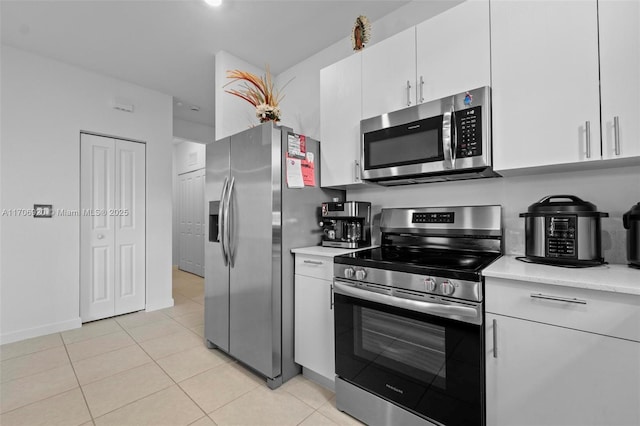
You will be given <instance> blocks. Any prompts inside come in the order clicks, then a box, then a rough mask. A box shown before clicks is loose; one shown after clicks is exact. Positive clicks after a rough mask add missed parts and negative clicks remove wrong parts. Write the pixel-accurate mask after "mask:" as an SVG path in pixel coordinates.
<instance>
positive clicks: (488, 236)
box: [334, 206, 502, 425]
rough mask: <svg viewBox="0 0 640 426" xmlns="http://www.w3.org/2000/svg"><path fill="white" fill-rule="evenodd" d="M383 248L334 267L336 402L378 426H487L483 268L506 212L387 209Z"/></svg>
mask: <svg viewBox="0 0 640 426" xmlns="http://www.w3.org/2000/svg"><path fill="white" fill-rule="evenodd" d="M380 229H381V231H382V244H381V246H380V247H378V248H374V249H370V250H364V251H359V252H356V253H351V254H347V255H343V256H337V257H336V258H335V259H334V300H335V311H334V312H335V336H336V337H335V339H336V375H337V377H336V404H337V407H338V409H340V410H342V411H345V412H347V413H349V414H351V415H352V416H354V417H356V418H358V419H360V420H362V421H364V422H365V423H367V424H370V425H383V424H422V425H430V424H435V425H483V424H484V421H485V420H484V417H485V416H484V405H485V404H484V333H483V320H484V306H483V284H484V281H483V277H482V270H483V269H484V268H485V267H487V266H488V265H489V264H491V263H492V262H493V261H495V260H496V259H497V258H498V257H500V255H501V253H502V223H501V207H500V206H471V207H421V208H394V209H383V210H382V215H381V218H380Z"/></svg>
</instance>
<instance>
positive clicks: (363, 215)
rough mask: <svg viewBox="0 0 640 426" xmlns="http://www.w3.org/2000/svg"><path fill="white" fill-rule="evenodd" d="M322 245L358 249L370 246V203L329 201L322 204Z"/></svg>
mask: <svg viewBox="0 0 640 426" xmlns="http://www.w3.org/2000/svg"><path fill="white" fill-rule="evenodd" d="M320 226H321V227H322V231H323V235H322V245H323V246H324V247H340V248H359V247H367V246H370V245H371V203H367V202H363V201H330V202H326V203H322V221H321V222H320Z"/></svg>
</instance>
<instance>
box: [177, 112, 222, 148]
mask: <svg viewBox="0 0 640 426" xmlns="http://www.w3.org/2000/svg"><path fill="white" fill-rule="evenodd" d="M173 137H174V138H180V139H185V140H189V141H194V142H199V143H209V142H213V141H214V140H215V139H216V134H215V129H214V128H213V127H211V126H207V125H205V124H201V123H194V122H193V121H187V120H182V119H179V118H176V117H175V116H174V117H173Z"/></svg>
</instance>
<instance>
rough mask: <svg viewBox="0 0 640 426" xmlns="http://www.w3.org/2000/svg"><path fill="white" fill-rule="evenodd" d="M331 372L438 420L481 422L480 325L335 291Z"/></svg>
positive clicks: (481, 354)
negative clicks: (333, 346)
mask: <svg viewBox="0 0 640 426" xmlns="http://www.w3.org/2000/svg"><path fill="white" fill-rule="evenodd" d="M335 331H336V374H337V375H338V376H340V377H341V378H343V379H345V380H347V381H349V382H352V383H354V384H355V385H357V386H360V387H361V388H364V389H366V390H368V391H370V392H373V393H375V394H377V395H378V396H381V397H383V398H385V399H387V400H391V401H393V402H395V403H396V404H398V405H400V406H402V407H404V408H406V409H408V410H411V411H413V412H415V413H416V414H418V415H421V416H423V417H425V418H430V419H433V420H436V421H438V422H440V423H443V424H465V425H476V424H478V425H479V424H481V423H482V416H483V414H482V412H483V410H482V406H483V404H482V395H483V392H482V386H483V383H484V382H483V374H484V369H483V367H482V365H483V352H482V350H481V348H482V338H483V334H482V332H481V327H480V326H476V325H470V324H465V323H460V322H458V321H453V320H446V319H443V318H439V317H434V316H431V315H426V314H421V313H416V312H412V311H407V310H403V309H398V308H394V307H391V306H387V305H381V304H378V303H373V302H368V301H363V300H360V299H355V298H352V297H348V296H344V295H340V294H336V295H335Z"/></svg>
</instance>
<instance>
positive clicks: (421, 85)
mask: <svg viewBox="0 0 640 426" xmlns="http://www.w3.org/2000/svg"><path fill="white" fill-rule="evenodd" d="M423 102H424V78H422V76H420V103H423Z"/></svg>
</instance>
